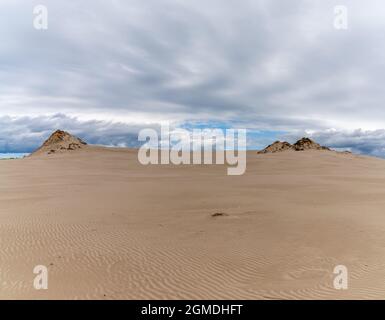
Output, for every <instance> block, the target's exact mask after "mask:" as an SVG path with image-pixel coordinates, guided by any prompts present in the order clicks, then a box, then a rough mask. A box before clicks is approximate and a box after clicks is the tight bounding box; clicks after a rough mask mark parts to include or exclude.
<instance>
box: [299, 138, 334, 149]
mask: <svg viewBox="0 0 385 320" xmlns="http://www.w3.org/2000/svg"><path fill="white" fill-rule="evenodd" d="M293 147H294V149H295V150H296V151H303V150H330V149H329V148H328V147H323V146H321V145H320V144H318V143H317V142H314V141H313V140H311V139H309V138H302V139H300V140H298V141H297V142H296V143H294V144H293Z"/></svg>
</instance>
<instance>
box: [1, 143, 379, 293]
mask: <svg viewBox="0 0 385 320" xmlns="http://www.w3.org/2000/svg"><path fill="white" fill-rule="evenodd" d="M0 181H1V185H0V188H1V192H0V235H1V237H0V261H1V268H0V284H1V290H0V298H1V299H12V298H21V299H30V298H32V299H43V298H48V299H304V298H306V299H310V298H320V299H324V298H332V299H344V298H375V299H376V298H384V297H385V268H384V266H385V247H384V245H383V244H384V240H385V188H384V186H385V161H384V160H380V159H376V158H369V157H362V156H356V155H350V154H340V153H335V152H330V151H321V150H320V151H304V152H282V153H274V154H257V153H256V152H249V153H248V162H247V171H246V174H245V175H243V176H227V175H226V167H225V166H220V165H214V166H173V165H166V166H142V165H140V164H139V163H138V161H137V152H136V151H135V150H124V149H105V148H98V147H92V146H89V147H88V148H85V149H79V150H74V151H71V152H70V153H63V154H52V155H48V156H43V157H31V158H26V159H22V160H6V161H1V162H0ZM215 213H222V214H215ZM37 264H43V265H46V266H47V267H48V269H49V288H48V290H39V291H37V290H35V289H34V288H33V285H32V283H33V279H34V277H35V275H34V274H33V268H34V266H35V265H37ZM339 264H343V265H346V266H347V267H348V270H349V288H348V290H336V289H334V288H333V278H334V275H333V268H334V267H335V266H336V265H339ZM383 279H384V281H382V280H383Z"/></svg>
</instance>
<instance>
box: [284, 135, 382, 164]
mask: <svg viewBox="0 0 385 320" xmlns="http://www.w3.org/2000/svg"><path fill="white" fill-rule="evenodd" d="M303 136H307V137H310V138H312V139H314V140H315V141H317V142H318V143H320V144H321V145H325V146H329V147H331V148H333V149H335V150H340V151H343V150H347V151H351V152H353V153H359V154H367V155H372V156H377V157H383V158H384V157H385V130H384V129H380V130H361V129H357V130H350V131H349V130H343V131H340V130H325V131H319V132H296V133H294V132H293V133H290V134H284V135H281V136H280V138H281V139H283V140H288V141H289V142H294V141H296V140H297V139H299V138H301V137H303Z"/></svg>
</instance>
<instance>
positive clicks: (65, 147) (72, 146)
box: [32, 130, 87, 155]
mask: <svg viewBox="0 0 385 320" xmlns="http://www.w3.org/2000/svg"><path fill="white" fill-rule="evenodd" d="M86 145H87V143H85V142H84V141H83V140H81V139H79V138H78V137H75V136H73V135H71V134H69V133H68V132H66V131H63V130H56V131H55V132H54V133H53V134H51V136H50V137H49V138H48V139H47V140H46V141H45V142H44V143H43V144H42V146H41V147H40V148H39V149H37V150H36V151H35V152H33V153H32V155H41V154H52V153H58V152H66V151H72V150H77V149H81V148H84V147H85V146H86Z"/></svg>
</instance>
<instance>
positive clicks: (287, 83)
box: [0, 0, 385, 151]
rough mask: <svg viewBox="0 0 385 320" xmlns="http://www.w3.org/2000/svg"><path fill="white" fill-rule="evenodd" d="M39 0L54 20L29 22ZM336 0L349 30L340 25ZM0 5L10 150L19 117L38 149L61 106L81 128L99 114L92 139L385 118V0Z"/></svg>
mask: <svg viewBox="0 0 385 320" xmlns="http://www.w3.org/2000/svg"><path fill="white" fill-rule="evenodd" d="M37 4H42V5H45V6H46V7H47V9H48V30H44V31H39V30H36V29H34V28H33V24H32V20H33V14H32V13H33V7H34V6H35V5H37ZM336 5H346V7H347V9H348V19H349V20H348V29H347V30H337V29H335V28H334V26H333V19H334V11H333V10H334V7H335V6H336ZM0 13H1V16H2V19H1V20H0V41H1V46H0V117H1V126H2V127H1V129H0V130H1V131H0V133H3V132H4V135H1V136H0V139H1V140H0V141H1V145H2V146H3V147H2V148H3V150H5V149H7V148H8V147H4V146H7V145H8V146H10V145H11V144H12V143H13V142H12V139H16V138H13V137H11V136H9V135H6V134H5V133H6V132H8V130H9V131H13V132H15V130H18V128H22V127H23V126H20V127H18V124H17V120H15V119H19V120H20V121H21V122H23V121H24V124H25V125H27V123H26V122H25V121H26V120H28V121H31V124H30V126H28V127H30V128H34V129H33V130H32V129H31V130H32V131H31V132H29V133H26V132H22V130H21V131H20V132H19V133H18V134H19V135H21V136H23V137H24V138H25V139H23V140H22V141H24V144H25V147H26V148H27V149H30V148H32V145H35V144H36V141H37V137H42V136H43V135H46V134H47V132H46V130H48V128H49V129H51V128H53V127H56V126H57V123H56V122H55V121H58V120H57V114H58V113H59V114H61V115H62V117H61V118H60V119H61V120H60V121H62V122H60V121H59V124H62V123H63V122H64V123H65V124H66V127H67V128H69V129H73V130H74V131H75V133H76V132H79V131H80V132H84V134H86V131H87V128H82V127H81V126H82V125H84V124H85V123H87V124H89V123H92V124H93V125H94V126H95V127H96V128H98V130H95V131H94V132H93V133H92V132H88V131H87V134H89V135H90V136H89V138H90V140H91V141H96V142H97V143H101V144H108V145H110V144H113V145H120V144H124V143H126V144H128V145H130V141H131V140H132V136H131V134H133V133H134V132H135V131H136V130H137V129H138V127H143V126H145V125H148V124H153V123H159V122H161V121H165V120H167V121H175V122H185V121H200V120H205V121H233V122H234V123H238V124H242V125H243V126H244V127H247V128H252V129H256V130H283V131H288V132H298V131H299V130H313V131H317V132H331V131H327V130H329V129H331V128H334V129H336V130H342V131H341V132H345V131H343V130H358V129H362V130H361V131H360V130H358V131H357V132H359V133H361V134H363V135H365V132H377V131H376V130H381V129H382V128H385V108H384V107H383V102H384V101H385V91H384V90H383V89H382V86H383V83H384V82H385V69H384V63H383V61H385V59H384V55H385V41H384V37H385V32H384V31H385V20H384V19H383V16H384V14H385V5H384V4H383V3H382V2H381V1H380V0H373V1H370V2H368V3H363V2H362V1H359V0H351V1H332V0H314V1H305V0H293V1H286V0H269V1H268V0H242V1H235V0H230V1H223V0H205V1H203V0H194V1H192V0H183V1H181V0H146V1H142V0H113V1H108V2H106V1H102V0H92V1H91V0H83V1H64V0H43V1H39V2H36V1H32V0H2V1H1V2H0ZM55 115H56V116H55ZM6 119H12V121H7V120H6ZM71 121H73V123H72V124H71V123H70V122H71ZM35 122H39V123H38V124H37V125H36V126H35ZM112 124H114V125H112ZM92 128H94V127H92ZM102 128H103V129H102ZM365 130H367V131H365ZM110 132H111V133H110ZM102 134H104V135H105V137H103V136H102ZM135 134H136V136H137V132H136V133H135ZM136 136H135V138H136ZM130 137H131V138H130ZM122 139H128V140H127V141H125V142H123V140H122ZM130 139H131V140H130ZM20 140H21V139H20ZM14 143H16V142H14ZM19 147H20V148H22V145H19V146H18V147H17V148H19ZM0 151H1V150H0Z"/></svg>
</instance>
